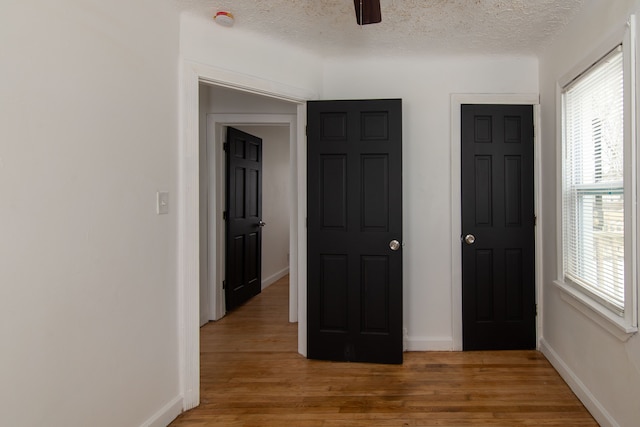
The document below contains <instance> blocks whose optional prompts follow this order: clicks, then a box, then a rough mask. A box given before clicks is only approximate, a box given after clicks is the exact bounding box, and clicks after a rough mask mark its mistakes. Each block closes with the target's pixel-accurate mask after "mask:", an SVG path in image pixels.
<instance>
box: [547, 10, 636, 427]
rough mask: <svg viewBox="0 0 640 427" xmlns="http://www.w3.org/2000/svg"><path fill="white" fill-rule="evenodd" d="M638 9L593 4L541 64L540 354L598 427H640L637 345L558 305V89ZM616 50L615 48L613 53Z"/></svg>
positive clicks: (548, 51)
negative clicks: (559, 373) (541, 265)
mask: <svg viewBox="0 0 640 427" xmlns="http://www.w3.org/2000/svg"><path fill="white" fill-rule="evenodd" d="M638 10H640V2H639V1H637V0H636V1H631V0H618V1H616V2H604V1H597V0H588V1H586V2H585V6H584V8H583V10H582V11H581V13H579V14H578V16H576V17H575V19H574V20H573V21H572V22H571V23H570V25H569V27H568V28H567V30H566V31H565V33H564V34H562V35H561V37H559V38H558V39H557V40H556V41H555V43H553V45H552V46H550V47H549V48H548V49H547V50H546V52H544V53H543V54H542V55H541V57H540V92H541V110H542V118H541V119H542V132H543V133H542V140H543V145H542V165H543V167H544V173H543V175H542V179H543V181H542V193H543V198H542V199H543V204H542V207H543V212H542V226H543V234H544V241H543V242H542V243H543V250H542V252H543V254H544V260H543V264H544V278H543V279H544V316H543V319H544V329H543V341H542V345H543V350H544V352H545V354H546V355H547V356H548V357H550V358H551V359H552V361H553V362H554V365H555V366H556V368H557V369H558V370H559V371H560V372H561V373H562V374H563V376H564V377H565V379H566V380H567V381H568V382H569V383H570V384H571V385H572V386H573V387H574V389H575V390H576V393H577V394H578V395H579V396H580V397H581V399H582V400H583V401H584V402H585V403H586V404H587V407H588V408H589V409H590V411H591V412H592V413H593V414H594V415H595V416H596V418H597V420H598V421H599V422H600V424H601V425H603V426H606V425H619V426H636V425H638V420H640V405H638V396H640V337H638V336H637V335H636V336H633V337H631V338H630V339H629V341H627V342H626V343H623V342H622V341H620V340H618V339H617V338H614V337H613V336H612V335H610V334H609V333H608V332H605V331H604V329H602V328H601V327H600V326H598V325H597V324H596V323H594V322H593V321H592V320H590V319H589V318H587V317H586V316H584V315H583V314H581V313H580V312H578V311H577V310H575V309H574V308H573V307H572V306H570V305H569V304H567V303H566V302H565V301H564V300H562V299H561V297H560V293H559V291H558V289H557V288H556V287H555V286H554V285H553V280H554V279H556V278H557V277H558V271H557V256H558V251H557V248H556V239H557V233H558V232H559V224H557V223H556V218H557V217H556V212H557V211H556V209H557V206H556V188H557V187H556V185H557V179H559V176H558V175H557V173H556V167H557V159H556V157H557V146H558V144H561V141H558V140H557V138H556V130H557V126H559V125H560V124H559V123H558V122H557V121H556V117H557V105H556V85H557V81H558V80H559V79H560V78H561V77H562V76H564V75H565V74H566V73H568V72H570V71H571V70H572V69H573V68H574V67H575V66H577V65H578V64H579V63H581V62H582V61H583V60H584V59H585V58H586V57H587V56H588V55H590V54H591V53H592V51H593V50H594V49H595V48H596V47H598V46H599V45H601V44H602V43H603V42H604V41H605V40H606V39H607V38H608V36H609V34H610V33H612V32H613V31H615V30H617V29H618V28H621V26H623V25H624V24H625V22H626V20H627V19H628V17H629V15H630V14H631V13H634V12H635V13H637V11H638ZM611 47H613V46H611Z"/></svg>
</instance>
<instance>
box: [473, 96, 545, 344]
mask: <svg viewBox="0 0 640 427" xmlns="http://www.w3.org/2000/svg"><path fill="white" fill-rule="evenodd" d="M461 113H462V159H461V166H462V177H461V179H462V233H463V234H462V243H461V244H462V312H463V333H462V335H463V349H464V350H511V349H533V348H535V347H536V327H535V324H536V322H535V319H536V309H535V280H534V279H535V278H534V273H535V269H534V265H535V258H534V257H535V252H534V243H535V240H534V227H535V216H534V215H535V213H534V187H533V182H534V181H533V164H534V163H533V154H534V150H533V107H532V106H530V105H463V106H462V112H461Z"/></svg>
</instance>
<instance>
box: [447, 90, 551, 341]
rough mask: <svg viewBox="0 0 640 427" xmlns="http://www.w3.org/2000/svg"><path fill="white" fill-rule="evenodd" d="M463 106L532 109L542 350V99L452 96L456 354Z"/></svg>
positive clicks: (535, 96)
mask: <svg viewBox="0 0 640 427" xmlns="http://www.w3.org/2000/svg"><path fill="white" fill-rule="evenodd" d="M462 104H506V105H533V125H534V138H533V145H534V160H533V161H534V165H533V168H534V177H533V179H534V187H535V188H534V206H535V212H536V213H535V214H536V217H537V224H536V228H535V245H536V248H535V274H536V279H535V288H536V302H537V305H538V316H537V318H536V342H537V347H540V339H541V337H542V254H541V252H540V247H541V242H542V234H541V230H542V217H541V215H540V213H541V211H542V210H541V209H540V202H541V198H540V184H541V180H540V179H541V174H540V131H539V129H540V127H539V124H540V97H539V95H538V94H530V93H529V94H528V93H524V94H511V93H508V94H459V93H454V94H451V332H452V342H453V348H452V350H454V351H461V350H462V251H461V246H460V236H461V235H462V213H461V209H462V203H461V201H462V191H461V188H460V186H461V177H460V173H461V171H462V169H461V165H460V156H461V144H462V141H461V139H462V134H461V129H460V127H461V112H460V108H461V106H462Z"/></svg>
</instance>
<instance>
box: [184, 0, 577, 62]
mask: <svg viewBox="0 0 640 427" xmlns="http://www.w3.org/2000/svg"><path fill="white" fill-rule="evenodd" d="M173 1H174V2H175V3H176V4H177V5H178V6H179V7H180V8H181V9H185V10H191V11H194V12H196V13H199V14H203V15H206V16H207V17H208V18H211V17H212V16H213V15H215V13H216V12H217V11H220V10H224V11H227V12H231V13H232V14H233V15H234V16H235V19H236V21H235V25H234V26H233V27H232V28H228V29H226V30H228V31H249V32H254V33H257V34H260V35H261V36H262V37H272V38H275V39H279V40H284V41H287V42H289V43H292V44H295V45H298V46H302V47H305V48H307V49H310V50H312V51H314V52H316V53H318V54H320V55H323V56H339V55H345V54H358V53H360V54H364V55H393V54H424V53H431V54H434V53H478V54H535V53H537V52H539V51H540V50H542V49H544V47H545V46H546V45H548V44H549V43H552V41H553V37H554V35H555V34H557V33H558V32H560V31H561V30H562V29H563V27H564V25H565V24H566V23H567V22H568V21H569V20H570V19H571V17H572V16H573V15H574V14H575V13H576V12H577V11H578V10H579V8H580V7H581V6H582V3H583V0H381V2H380V3H381V9H382V22H381V23H379V24H372V25H366V26H364V27H359V26H358V25H357V23H356V18H355V13H354V6H353V1H352V0H173ZM211 25H216V24H215V23H214V22H213V20H212V21H211Z"/></svg>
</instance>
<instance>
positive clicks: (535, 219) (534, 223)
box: [533, 215, 538, 227]
mask: <svg viewBox="0 0 640 427" xmlns="http://www.w3.org/2000/svg"><path fill="white" fill-rule="evenodd" d="M537 225H538V217H537V216H536V215H534V216H533V226H534V227H535V226H537Z"/></svg>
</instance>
